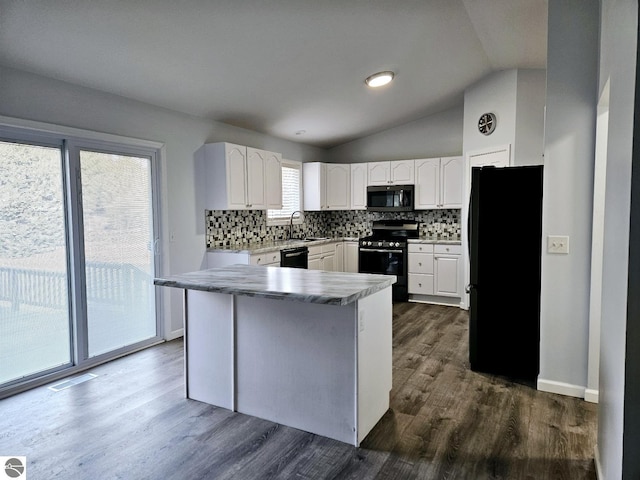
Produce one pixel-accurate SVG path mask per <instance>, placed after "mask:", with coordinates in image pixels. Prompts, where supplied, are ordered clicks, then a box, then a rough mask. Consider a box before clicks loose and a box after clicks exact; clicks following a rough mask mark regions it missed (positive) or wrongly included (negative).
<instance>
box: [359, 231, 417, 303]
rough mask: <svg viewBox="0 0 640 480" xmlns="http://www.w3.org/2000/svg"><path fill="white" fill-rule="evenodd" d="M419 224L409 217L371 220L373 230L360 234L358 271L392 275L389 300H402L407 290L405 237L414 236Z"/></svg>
mask: <svg viewBox="0 0 640 480" xmlns="http://www.w3.org/2000/svg"><path fill="white" fill-rule="evenodd" d="M419 227H420V224H419V223H418V222H416V221H413V220H381V221H376V222H373V226H372V229H373V234H372V235H371V236H369V237H365V238H361V239H360V242H359V249H358V265H359V267H358V271H359V272H360V273H376V274H382V275H395V276H396V277H397V281H396V283H394V284H393V287H392V291H393V300H394V301H398V302H406V301H407V300H408V299H409V291H408V283H409V282H408V275H407V267H408V260H407V258H408V255H407V241H408V239H410V238H418V236H419Z"/></svg>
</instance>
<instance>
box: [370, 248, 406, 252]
mask: <svg viewBox="0 0 640 480" xmlns="http://www.w3.org/2000/svg"><path fill="white" fill-rule="evenodd" d="M360 251H361V252H376V253H404V251H403V250H385V249H382V248H361V249H360Z"/></svg>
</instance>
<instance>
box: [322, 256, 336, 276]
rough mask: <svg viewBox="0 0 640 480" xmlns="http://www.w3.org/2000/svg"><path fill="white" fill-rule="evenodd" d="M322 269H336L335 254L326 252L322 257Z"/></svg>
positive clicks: (329, 270) (330, 270)
mask: <svg viewBox="0 0 640 480" xmlns="http://www.w3.org/2000/svg"><path fill="white" fill-rule="evenodd" d="M320 268H321V269H322V270H324V271H326V272H335V271H336V254H335V252H334V253H327V254H324V256H323V257H322V263H321V267H320Z"/></svg>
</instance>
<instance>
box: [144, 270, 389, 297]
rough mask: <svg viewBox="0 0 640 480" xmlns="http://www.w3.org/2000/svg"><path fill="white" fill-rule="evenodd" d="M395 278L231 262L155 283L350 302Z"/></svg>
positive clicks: (376, 290)
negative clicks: (227, 264)
mask: <svg viewBox="0 0 640 480" xmlns="http://www.w3.org/2000/svg"><path fill="white" fill-rule="evenodd" d="M395 282H396V277H395V276H394V275H371V274H362V273H343V272H325V271H322V270H305V269H301V268H282V267H261V266H256V265H231V266H228V267H221V268H211V269H208V270H199V271H196V272H190V273H184V274H181V275H171V276H168V277H161V278H156V279H155V280H154V283H155V284H156V285H159V286H164V287H175V288H184V289H190V290H202V291H206V292H216V293H228V294H232V295H244V296H251V297H262V298H271V299H278V300H292V301H296V302H303V303H320V304H326V305H347V304H349V303H353V302H355V301H357V300H359V299H361V298H364V297H368V296H369V295H371V294H373V293H376V292H378V291H380V290H383V289H385V288H387V287H390V286H391V285H392V284H394V283H395Z"/></svg>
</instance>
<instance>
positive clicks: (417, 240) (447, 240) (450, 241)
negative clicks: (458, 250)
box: [409, 237, 462, 245]
mask: <svg viewBox="0 0 640 480" xmlns="http://www.w3.org/2000/svg"><path fill="white" fill-rule="evenodd" d="M409 243H427V244H431V243H439V244H441V245H461V244H462V241H461V240H460V239H450V238H439V237H420V238H410V239H409Z"/></svg>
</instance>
